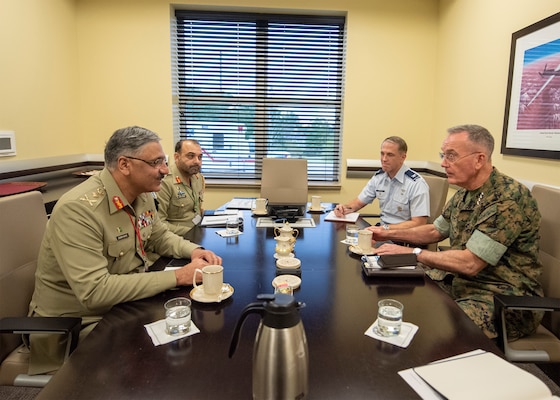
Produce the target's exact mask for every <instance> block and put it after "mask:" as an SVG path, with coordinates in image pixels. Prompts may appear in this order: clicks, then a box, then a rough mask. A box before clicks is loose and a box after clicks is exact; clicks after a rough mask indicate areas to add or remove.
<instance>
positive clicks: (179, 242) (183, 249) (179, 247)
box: [147, 213, 201, 258]
mask: <svg viewBox="0 0 560 400" xmlns="http://www.w3.org/2000/svg"><path fill="white" fill-rule="evenodd" d="M147 247H148V248H150V249H153V251H154V252H156V253H157V254H159V255H161V256H167V257H173V258H190V257H191V253H192V251H193V250H194V249H196V248H199V247H201V246H200V245H198V244H196V243H192V242H191V241H189V240H186V239H184V238H183V237H181V236H179V235H177V234H175V233H173V232H172V231H170V230H169V229H167V227H166V226H165V225H164V224H163V222H162V221H161V219H160V218H159V213H156V215H155V218H154V222H153V226H152V234H151V236H150V238H149V245H148V246H147Z"/></svg>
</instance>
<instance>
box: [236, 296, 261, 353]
mask: <svg viewBox="0 0 560 400" xmlns="http://www.w3.org/2000/svg"><path fill="white" fill-rule="evenodd" d="M253 313H256V314H260V316H261V318H262V316H263V315H264V304H263V303H262V302H260V303H250V304H248V305H247V306H246V307H245V309H244V310H243V312H242V313H241V315H240V316H239V319H238V320H237V324H236V325H235V329H234V331H233V335H232V337H231V343H230V345H229V354H228V355H229V358H231V357H232V356H233V353H235V350H236V349H237V345H238V343H239V333H240V332H241V327H242V326H243V323H244V322H245V318H247V316H248V315H249V314H253Z"/></svg>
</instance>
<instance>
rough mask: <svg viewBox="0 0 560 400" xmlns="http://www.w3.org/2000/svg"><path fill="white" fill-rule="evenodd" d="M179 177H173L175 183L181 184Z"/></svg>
mask: <svg viewBox="0 0 560 400" xmlns="http://www.w3.org/2000/svg"><path fill="white" fill-rule="evenodd" d="M181 182H182V181H181V177H180V176H179V175H177V176H175V183H181Z"/></svg>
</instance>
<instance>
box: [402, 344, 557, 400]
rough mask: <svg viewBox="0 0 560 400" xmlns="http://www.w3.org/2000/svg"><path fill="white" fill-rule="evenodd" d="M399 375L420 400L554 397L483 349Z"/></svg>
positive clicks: (527, 375) (539, 383) (534, 379)
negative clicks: (421, 399)
mask: <svg viewBox="0 0 560 400" xmlns="http://www.w3.org/2000/svg"><path fill="white" fill-rule="evenodd" d="M399 375H400V376H401V377H402V378H403V379H404V380H405V381H407V383H408V384H409V385H410V386H411V387H412V388H413V389H414V390H415V391H416V393H418V394H419V395H420V396H421V397H422V398H423V399H424V400H426V399H449V400H462V399H465V400H472V399H476V400H485V399H488V400H496V399H508V400H514V399H519V400H522V399H523V400H527V399H532V400H550V399H558V397H557V396H553V395H552V393H551V392H550V389H549V388H548V387H547V386H546V385H545V384H544V382H542V381H541V380H539V379H538V378H537V377H535V376H534V375H532V374H530V373H529V372H527V371H525V370H523V369H521V368H519V367H517V366H515V365H513V364H511V363H509V362H508V361H506V360H504V359H502V358H500V357H498V356H497V355H495V354H493V353H488V352H485V351H483V350H474V351H471V352H468V353H465V354H460V355H458V356H455V357H451V358H447V359H444V360H441V361H436V362H434V363H431V364H428V365H424V366H422V367H416V368H410V369H407V370H404V371H400V372H399Z"/></svg>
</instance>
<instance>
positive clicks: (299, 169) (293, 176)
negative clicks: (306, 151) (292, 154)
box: [261, 158, 307, 222]
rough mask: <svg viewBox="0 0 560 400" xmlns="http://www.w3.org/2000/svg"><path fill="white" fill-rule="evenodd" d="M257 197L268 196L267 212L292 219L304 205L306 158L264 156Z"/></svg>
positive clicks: (297, 216) (301, 211)
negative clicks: (259, 190)
mask: <svg viewBox="0 0 560 400" xmlns="http://www.w3.org/2000/svg"><path fill="white" fill-rule="evenodd" d="M261 197H263V198H265V199H268V206H267V211H268V215H269V216H270V217H273V218H283V219H286V220H287V221H288V222H295V221H296V220H297V219H298V218H299V217H302V216H304V215H305V210H306V207H307V160H304V159H300V158H264V159H263V165H262V179H261Z"/></svg>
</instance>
